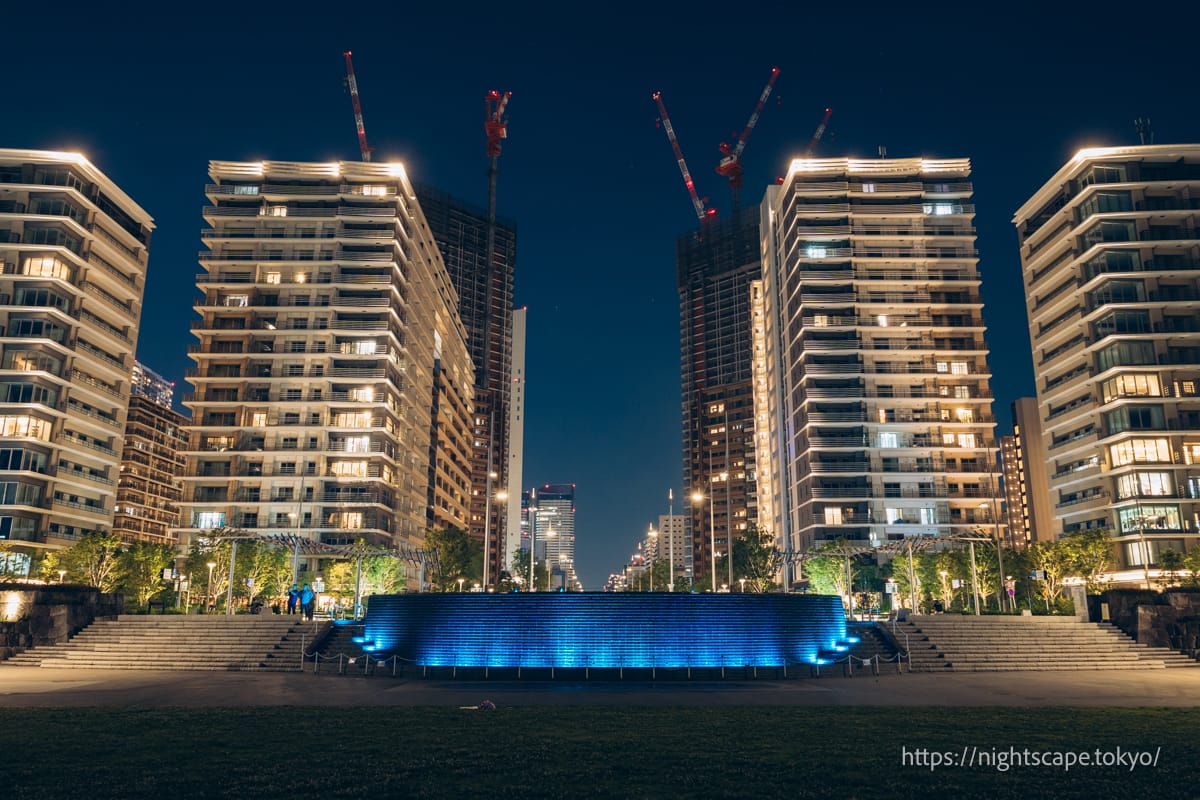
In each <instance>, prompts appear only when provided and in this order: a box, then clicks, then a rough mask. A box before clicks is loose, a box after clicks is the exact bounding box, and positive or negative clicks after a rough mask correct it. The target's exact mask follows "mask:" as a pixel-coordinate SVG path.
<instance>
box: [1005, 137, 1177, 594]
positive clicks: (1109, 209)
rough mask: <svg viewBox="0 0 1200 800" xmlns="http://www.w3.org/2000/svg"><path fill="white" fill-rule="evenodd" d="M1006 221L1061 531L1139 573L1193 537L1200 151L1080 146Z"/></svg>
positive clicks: (1171, 147)
mask: <svg viewBox="0 0 1200 800" xmlns="http://www.w3.org/2000/svg"><path fill="white" fill-rule="evenodd" d="M1013 223H1014V224H1015V225H1016V227H1017V233H1018V237H1019V239H1020V243H1021V265H1022V274H1023V276H1024V281H1025V295H1026V307H1027V311H1028V314H1029V329H1030V338H1031V340H1032V342H1033V352H1034V369H1035V373H1036V375H1037V403H1038V412H1039V416H1040V418H1041V420H1042V422H1043V433H1042V440H1043V442H1044V445H1045V449H1046V454H1047V462H1048V465H1049V469H1050V475H1049V480H1048V483H1049V490H1050V494H1051V498H1050V499H1051V500H1052V502H1053V503H1054V512H1053V513H1054V517H1055V529H1056V531H1060V532H1062V533H1070V532H1072V531H1078V530H1087V529H1105V530H1109V531H1111V532H1112V534H1113V538H1114V543H1115V546H1116V551H1117V554H1118V556H1119V564H1118V566H1119V568H1123V569H1126V570H1128V571H1129V572H1130V573H1131V575H1134V576H1138V577H1139V578H1140V577H1141V576H1142V575H1143V571H1144V570H1147V569H1148V567H1149V565H1151V564H1153V563H1155V562H1156V561H1157V559H1158V556H1159V554H1160V553H1161V552H1162V550H1164V549H1167V548H1170V549H1173V550H1175V551H1177V552H1178V551H1182V550H1184V549H1185V548H1187V547H1190V546H1192V544H1193V543H1194V541H1195V538H1196V536H1197V532H1198V529H1200V272H1198V271H1197V270H1198V264H1200V232H1198V228H1200V145H1194V144H1193V145H1147V146H1137V147H1107V148H1094V149H1088V150H1081V151H1080V152H1079V153H1077V154H1076V155H1075V157H1074V158H1072V159H1071V160H1070V161H1069V162H1068V163H1067V164H1066V165H1065V166H1063V167H1062V168H1061V169H1060V170H1059V171H1058V172H1057V173H1055V175H1054V176H1053V177H1052V178H1051V179H1050V180H1049V181H1047V183H1046V184H1045V185H1044V186H1042V188H1041V189H1039V190H1038V191H1037V192H1036V193H1035V194H1034V195H1033V197H1031V198H1030V199H1029V201H1028V202H1026V203H1025V204H1024V205H1023V206H1021V208H1020V209H1018V210H1017V212H1016V215H1015V216H1014V218H1013Z"/></svg>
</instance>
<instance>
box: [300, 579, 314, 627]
mask: <svg viewBox="0 0 1200 800" xmlns="http://www.w3.org/2000/svg"><path fill="white" fill-rule="evenodd" d="M316 599H317V596H316V595H315V594H313V590H312V589H310V588H308V584H307V583H306V584H304V588H303V589H301V590H300V609H301V611H303V612H304V618H305V619H312V618H313V601H315V600H316Z"/></svg>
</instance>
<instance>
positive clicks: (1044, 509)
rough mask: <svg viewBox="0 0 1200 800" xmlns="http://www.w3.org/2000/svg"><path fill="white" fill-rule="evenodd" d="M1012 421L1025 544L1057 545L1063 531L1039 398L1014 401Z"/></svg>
mask: <svg viewBox="0 0 1200 800" xmlns="http://www.w3.org/2000/svg"><path fill="white" fill-rule="evenodd" d="M1012 420H1013V446H1014V449H1015V454H1016V461H1017V465H1018V466H1017V470H1018V474H1017V479H1018V481H1019V485H1018V494H1019V496H1020V500H1019V503H1020V505H1019V508H1020V516H1021V524H1022V527H1023V529H1024V531H1025V541H1026V542H1029V543H1032V542H1049V541H1053V540H1054V539H1055V538H1057V536H1058V534H1059V533H1060V532H1061V529H1059V528H1058V527H1056V522H1055V519H1054V507H1053V504H1052V503H1051V502H1050V473H1049V472H1048V471H1047V469H1046V465H1047V460H1048V459H1047V455H1046V442H1045V439H1044V437H1043V436H1042V418H1041V416H1040V414H1039V411H1038V403H1037V398H1034V397H1021V398H1018V399H1016V400H1014V401H1013V403H1012ZM1005 480H1007V478H1006V479H1005ZM1005 491H1006V492H1007V491H1008V490H1007V489H1006V490H1005ZM1020 541H1021V540H1019V539H1018V540H1014V544H1016V545H1019V544H1020Z"/></svg>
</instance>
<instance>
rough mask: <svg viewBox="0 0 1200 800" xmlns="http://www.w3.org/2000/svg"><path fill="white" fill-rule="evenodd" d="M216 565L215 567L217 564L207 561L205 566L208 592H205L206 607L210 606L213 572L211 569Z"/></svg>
mask: <svg viewBox="0 0 1200 800" xmlns="http://www.w3.org/2000/svg"><path fill="white" fill-rule="evenodd" d="M216 565H217V562H215V561H209V562H208V564H206V565H205V566H207V567H208V591H206V592H205V594H207V595H208V605H209V606H212V571H213V567H215V566H216Z"/></svg>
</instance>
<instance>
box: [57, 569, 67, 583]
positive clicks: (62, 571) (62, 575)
mask: <svg viewBox="0 0 1200 800" xmlns="http://www.w3.org/2000/svg"><path fill="white" fill-rule="evenodd" d="M66 575H67V571H66V570H65V569H60V570H59V571H58V582H59V583H62V582H63V578H65V577H66Z"/></svg>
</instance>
